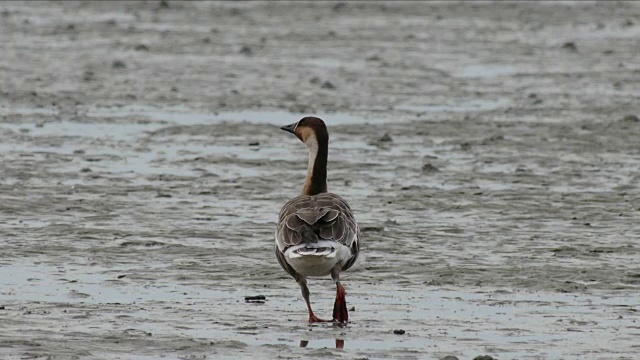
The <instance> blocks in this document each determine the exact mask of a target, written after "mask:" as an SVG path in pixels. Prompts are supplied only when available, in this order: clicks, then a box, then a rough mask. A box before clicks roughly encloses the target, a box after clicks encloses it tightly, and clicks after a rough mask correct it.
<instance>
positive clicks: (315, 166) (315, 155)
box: [302, 136, 329, 195]
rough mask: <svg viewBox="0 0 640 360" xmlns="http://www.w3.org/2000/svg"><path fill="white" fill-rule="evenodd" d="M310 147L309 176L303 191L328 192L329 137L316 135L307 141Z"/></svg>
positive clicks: (305, 192)
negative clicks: (317, 136)
mask: <svg viewBox="0 0 640 360" xmlns="http://www.w3.org/2000/svg"><path fill="white" fill-rule="evenodd" d="M307 146H308V148H309V165H308V166H307V178H306V179H305V181H304V188H303V190H302V193H303V194H305V195H317V194H320V193H324V192H327V157H328V155H329V139H328V138H325V137H320V138H316V137H315V136H314V137H313V138H312V139H310V140H309V142H308V143H307Z"/></svg>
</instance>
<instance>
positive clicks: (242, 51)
mask: <svg viewBox="0 0 640 360" xmlns="http://www.w3.org/2000/svg"><path fill="white" fill-rule="evenodd" d="M240 54H242V55H247V56H250V55H253V50H251V48H250V47H248V46H247V45H243V46H242V47H241V48H240Z"/></svg>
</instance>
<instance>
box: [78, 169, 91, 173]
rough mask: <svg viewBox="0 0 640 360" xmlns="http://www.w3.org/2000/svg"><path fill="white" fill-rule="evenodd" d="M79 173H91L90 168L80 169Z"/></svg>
mask: <svg viewBox="0 0 640 360" xmlns="http://www.w3.org/2000/svg"><path fill="white" fill-rule="evenodd" d="M80 172H83V173H88V172H92V170H91V169H90V168H82V169H81V170H80Z"/></svg>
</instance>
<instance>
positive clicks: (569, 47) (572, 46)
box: [562, 41, 578, 51]
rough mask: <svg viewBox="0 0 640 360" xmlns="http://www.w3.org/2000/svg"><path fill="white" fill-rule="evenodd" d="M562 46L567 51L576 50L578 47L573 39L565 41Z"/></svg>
mask: <svg viewBox="0 0 640 360" xmlns="http://www.w3.org/2000/svg"><path fill="white" fill-rule="evenodd" d="M562 48H563V49H565V50H569V51H578V47H577V46H576V44H575V43H574V42H573V41H567V42H566V43H564V44H563V45H562Z"/></svg>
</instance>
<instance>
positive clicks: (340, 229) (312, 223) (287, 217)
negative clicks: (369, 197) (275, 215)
mask: <svg viewBox="0 0 640 360" xmlns="http://www.w3.org/2000/svg"><path fill="white" fill-rule="evenodd" d="M309 231H311V232H313V234H315V235H316V237H315V238H319V239H325V240H334V241H337V242H339V243H342V244H344V245H347V246H351V245H352V243H353V242H354V241H355V236H356V232H357V227H356V223H355V220H354V219H353V214H352V213H351V209H350V208H349V205H347V203H346V202H345V201H344V200H343V199H342V198H340V197H339V196H337V195H335V194H331V193H322V194H318V195H314V196H307V195H301V196H298V197H296V198H294V199H292V200H291V201H289V202H288V203H287V204H286V205H285V206H284V207H283V208H282V211H281V212H280V221H279V225H278V236H277V240H278V241H277V242H278V248H279V249H280V251H284V250H285V249H286V248H288V247H290V246H294V245H298V244H300V243H302V242H303V241H307V242H308V241H310V239H314V237H312V236H310V235H309V234H308V232H309ZM316 241H317V240H316Z"/></svg>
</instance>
